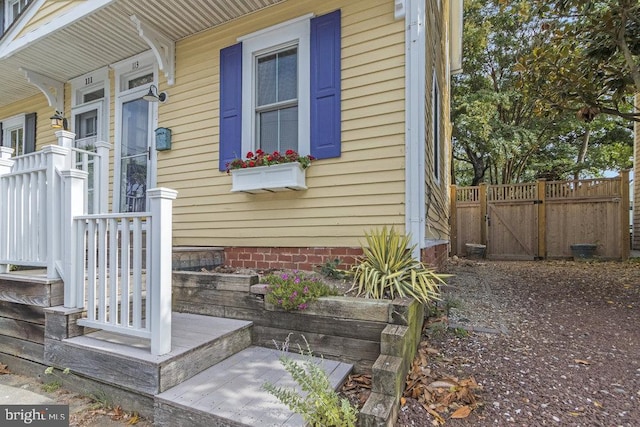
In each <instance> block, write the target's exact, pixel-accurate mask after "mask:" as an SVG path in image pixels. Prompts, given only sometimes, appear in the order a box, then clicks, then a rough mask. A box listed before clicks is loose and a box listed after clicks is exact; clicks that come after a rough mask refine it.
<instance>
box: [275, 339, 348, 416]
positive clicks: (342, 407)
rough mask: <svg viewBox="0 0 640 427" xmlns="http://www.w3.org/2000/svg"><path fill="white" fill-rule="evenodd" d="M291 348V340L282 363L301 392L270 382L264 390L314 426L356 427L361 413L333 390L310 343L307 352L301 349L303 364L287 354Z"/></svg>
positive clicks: (287, 343)
mask: <svg viewBox="0 0 640 427" xmlns="http://www.w3.org/2000/svg"><path fill="white" fill-rule="evenodd" d="M303 338H304V337H303ZM305 342H306V339H305ZM288 345H289V337H287V340H286V341H285V343H284V348H283V355H282V356H281V357H280V363H282V366H284V368H285V370H286V371H287V372H288V373H289V374H290V375H291V377H292V378H293V379H294V381H295V382H296V383H297V384H298V385H299V386H300V389H301V390H296V389H292V388H283V387H276V386H274V385H273V384H270V383H265V384H264V385H263V388H264V389H265V390H266V391H268V392H269V393H271V394H272V395H273V396H275V397H276V398H278V400H280V402H282V403H284V404H285V405H287V407H289V409H291V410H292V411H294V412H295V413H297V414H300V415H301V416H302V418H303V419H304V420H305V422H306V423H308V424H309V425H311V426H313V427H354V426H355V424H356V420H357V415H358V410H357V409H356V408H354V407H353V406H352V405H351V404H350V403H349V401H348V400H347V399H340V397H339V396H338V393H337V392H336V391H335V390H334V389H333V387H331V383H330V382H329V378H328V377H327V374H326V372H325V371H324V370H323V369H322V366H321V364H318V363H317V362H316V361H315V360H314V359H313V353H312V352H311V349H310V348H309V343H308V342H307V344H306V350H304V349H303V348H302V347H301V346H298V350H299V352H300V354H301V355H302V360H300V361H298V360H293V359H292V358H291V357H287V356H286V355H285V354H284V349H286V348H287V347H288Z"/></svg>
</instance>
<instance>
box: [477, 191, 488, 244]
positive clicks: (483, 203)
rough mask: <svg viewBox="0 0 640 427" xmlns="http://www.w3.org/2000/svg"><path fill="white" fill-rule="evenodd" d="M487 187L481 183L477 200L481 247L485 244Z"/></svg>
mask: <svg viewBox="0 0 640 427" xmlns="http://www.w3.org/2000/svg"><path fill="white" fill-rule="evenodd" d="M487 187H488V186H487V184H486V183H484V182H483V183H481V184H480V191H479V194H478V198H479V199H480V200H479V201H480V243H481V244H483V245H486V244H487V227H488V221H487ZM488 249H489V248H487V252H486V253H488Z"/></svg>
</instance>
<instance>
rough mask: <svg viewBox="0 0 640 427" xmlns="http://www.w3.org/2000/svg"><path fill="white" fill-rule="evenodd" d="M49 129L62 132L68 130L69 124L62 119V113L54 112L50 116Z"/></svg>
mask: <svg viewBox="0 0 640 427" xmlns="http://www.w3.org/2000/svg"><path fill="white" fill-rule="evenodd" d="M51 128H52V129H63V130H68V129H69V124H68V122H67V119H66V118H64V117H63V115H62V111H57V110H56V113H55V114H54V115H53V116H51Z"/></svg>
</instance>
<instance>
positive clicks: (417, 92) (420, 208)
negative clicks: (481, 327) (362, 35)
mask: <svg viewBox="0 0 640 427" xmlns="http://www.w3.org/2000/svg"><path fill="white" fill-rule="evenodd" d="M405 10H406V15H405V58H406V60H405V232H406V233H407V234H408V235H410V236H411V240H410V244H411V245H415V249H414V250H413V257H414V258H416V259H420V252H421V251H420V249H421V248H422V247H423V246H424V240H425V216H426V213H425V207H424V206H425V200H424V197H425V196H424V195H425V176H424V168H425V161H424V156H425V135H424V133H425V78H426V74H425V73H426V58H425V45H426V43H425V0H405Z"/></svg>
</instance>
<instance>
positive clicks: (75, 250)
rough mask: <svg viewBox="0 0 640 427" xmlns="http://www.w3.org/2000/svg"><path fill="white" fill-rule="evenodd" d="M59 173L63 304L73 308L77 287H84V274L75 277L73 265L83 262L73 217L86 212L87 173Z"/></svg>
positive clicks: (71, 170)
mask: <svg viewBox="0 0 640 427" xmlns="http://www.w3.org/2000/svg"><path fill="white" fill-rule="evenodd" d="M61 175H62V180H63V182H64V185H63V188H64V194H62V233H63V236H64V239H63V242H64V246H63V249H64V250H63V274H64V306H65V308H75V307H76V305H77V299H78V298H77V294H78V289H79V288H80V287H82V288H84V274H83V275H82V277H77V274H76V272H77V271H78V269H77V268H75V265H76V263H78V262H84V261H83V258H84V250H83V249H84V248H79V247H78V246H77V240H78V239H76V232H77V230H76V227H75V226H74V225H75V224H74V223H73V218H74V217H76V216H79V215H84V214H86V212H84V207H85V203H84V198H85V192H84V188H85V181H86V180H87V177H88V176H89V173H88V172H85V171H81V170H78V169H69V170H65V171H62V172H61ZM82 271H84V269H83V270H82Z"/></svg>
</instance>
